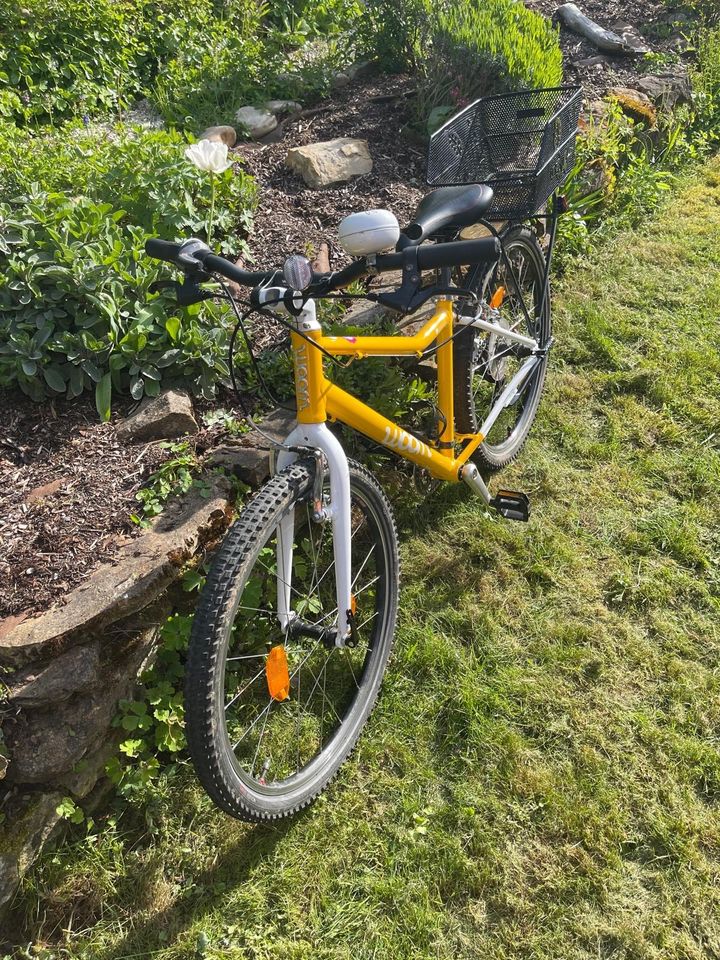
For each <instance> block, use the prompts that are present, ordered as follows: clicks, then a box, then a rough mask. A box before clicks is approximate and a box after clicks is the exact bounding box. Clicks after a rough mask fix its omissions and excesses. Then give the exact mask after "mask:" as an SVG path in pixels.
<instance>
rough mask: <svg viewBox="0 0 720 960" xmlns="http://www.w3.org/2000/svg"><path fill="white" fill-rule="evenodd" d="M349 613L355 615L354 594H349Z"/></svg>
mask: <svg viewBox="0 0 720 960" xmlns="http://www.w3.org/2000/svg"><path fill="white" fill-rule="evenodd" d="M350 612H351V613H352V615H353V616H355V614H356V613H357V597H356V596H355V594H354V593H351V594H350Z"/></svg>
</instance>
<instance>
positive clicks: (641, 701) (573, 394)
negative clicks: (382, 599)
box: [14, 163, 720, 960]
mask: <svg viewBox="0 0 720 960" xmlns="http://www.w3.org/2000/svg"><path fill="white" fill-rule="evenodd" d="M556 305H557V306H556V320H555V324H556V330H555V332H556V335H557V348H556V350H555V352H554V355H553V357H552V358H551V367H552V374H551V376H550V379H549V385H548V390H547V394H546V397H545V399H544V402H543V406H542V408H541V414H540V416H539V419H538V423H537V427H536V431H535V433H534V435H533V438H532V440H531V442H530V443H529V445H528V447H527V449H526V451H525V453H524V455H523V457H522V463H521V464H520V465H518V466H517V467H515V468H514V469H512V470H511V471H509V472H508V474H507V475H506V476H505V478H504V483H505V485H507V486H510V487H516V488H517V489H521V490H526V491H527V492H528V493H529V494H530V495H531V498H532V502H533V515H532V518H531V522H530V524H528V525H522V524H513V523H508V522H505V521H501V520H498V519H497V518H495V517H492V516H490V515H489V514H487V513H486V512H485V511H484V510H483V508H482V506H481V505H480V504H479V502H478V501H477V500H473V499H471V497H470V495H469V493H468V491H466V490H465V489H464V488H463V489H449V488H445V489H441V490H440V491H439V492H438V494H437V496H436V497H435V498H434V499H433V500H432V501H431V503H429V504H428V505H427V506H426V507H422V508H418V504H417V502H416V503H414V504H412V505H408V504H407V503H406V504H405V505H399V508H398V513H399V522H400V528H401V539H402V544H403V561H404V568H403V569H404V588H403V595H402V603H401V622H400V628H399V631H398V639H397V648H396V654H395V657H394V660H393V663H392V667H391V669H390V672H389V674H388V677H387V680H386V683H385V687H384V693H383V696H382V698H381V701H380V704H379V706H378V708H377V710H376V712H375V714H374V715H373V718H372V719H371V722H370V724H369V727H368V729H367V731H366V734H365V736H364V738H363V739H362V741H361V744H360V747H359V749H358V751H357V753H356V755H355V757H354V759H353V760H352V761H351V762H349V763H348V764H347V766H346V767H345V768H344V770H343V772H342V773H341V775H340V777H339V778H338V780H337V781H336V783H335V784H334V785H333V786H332V788H331V789H330V790H329V792H328V793H327V794H326V795H325V796H324V797H323V798H321V799H320V800H319V801H318V802H317V803H316V804H315V805H314V806H313V807H312V808H311V809H310V810H309V811H307V812H306V813H304V814H303V815H301V816H299V817H298V818H297V819H295V820H293V821H292V822H290V823H288V824H286V825H283V826H280V827H276V828H267V827H254V826H249V825H245V824H241V823H237V822H235V821H232V820H230V819H228V818H227V817H225V816H224V815H222V814H220V813H218V812H217V811H215V810H214V809H213V807H212V806H211V804H210V803H209V801H207V800H206V799H205V797H204V796H203V795H202V793H201V791H200V789H199V788H198V787H197V786H196V784H195V782H194V780H193V777H192V775H191V773H190V772H189V771H188V770H187V768H180V769H179V770H176V771H175V772H174V773H173V774H171V775H168V776H165V777H164V778H163V779H162V781H161V783H160V786H159V788H158V792H157V795H156V797H155V798H154V800H153V801H152V802H151V803H150V805H148V806H146V807H143V808H141V809H133V808H129V807H127V805H125V807H124V810H123V809H122V806H121V805H118V806H117V808H116V810H115V811H114V812H112V813H111V814H110V815H109V818H108V819H103V818H102V817H99V818H96V819H97V823H96V828H95V829H94V830H93V831H92V833H91V836H90V837H85V836H81V835H80V834H81V833H82V831H80V832H79V833H78V835H77V838H76V839H75V840H74V841H73V842H72V843H70V844H68V845H63V846H62V848H60V849H59V850H58V851H57V852H56V853H55V854H50V855H49V856H46V857H45V859H44V861H43V863H42V864H41V865H40V866H39V868H37V869H36V870H35V871H34V872H33V873H32V875H31V876H30V877H29V878H28V880H27V881H26V883H25V888H24V895H23V901H22V902H21V904H20V905H19V906H18V909H17V911H16V915H15V918H14V920H15V922H24V924H25V929H24V936H25V937H26V939H27V938H35V940H36V942H37V943H39V944H55V946H52V947H50V946H49V947H48V952H47V953H44V952H43V951H42V950H39V952H38V954H35V953H32V954H30V955H32V956H37V955H39V956H45V957H55V956H56V957H64V958H81V957H82V958H88V960H89V958H92V960H110V958H115V960H117V958H120V957H124V958H130V957H133V958H139V957H158V958H163V960H171V958H194V957H196V958H202V957H207V958H220V957H223V958H237V960H239V958H248V960H250V958H252V960H261V958H262V960H266V958H267V960H270V958H272V960H275V958H277V960H281V958H282V960H300V958H303V960H305V958H307V960H309V958H313V960H323V958H327V960H330V958H333V960H335V958H338V960H341V958H342V960H345V958H347V960H350V958H352V960H370V958H377V960H385V958H390V960H424V958H428V960H429V958H432V960H445V958H447V960H450V958H458V957H460V958H468V960H469V958H483V960H505V958H512V960H516V958H517V960H521V958H522V960H528V958H533V960H535V958H537V960H570V958H611V957H612V958H628V960H630V958H632V960H655V958H657V960H661V958H662V960H670V958H683V960H685V958H708V957H720V752H719V750H720V666H719V665H720V619H719V614H720V507H719V505H718V502H719V499H720V322H719V314H720V165H719V164H718V163H714V164H711V165H710V166H708V167H707V168H705V169H704V170H702V171H700V172H696V173H695V174H694V175H693V176H692V177H691V178H689V179H685V180H683V181H682V182H681V183H680V184H679V186H678V189H677V191H676V193H675V195H674V196H673V198H672V199H670V200H669V202H668V204H667V205H666V207H665V208H664V209H663V211H662V212H661V214H660V215H659V216H658V217H657V218H656V219H655V220H654V221H652V222H649V223H648V224H647V225H646V227H645V228H644V229H643V230H641V231H639V232H634V233H630V234H623V235H620V236H617V237H615V238H614V239H613V241H612V242H611V243H609V244H608V245H607V246H605V247H604V248H602V249H600V250H598V251H597V253H596V255H595V256H594V258H593V261H592V262H589V263H582V264H578V265H576V266H575V267H573V269H572V271H571V272H570V273H569V274H568V275H567V276H566V277H565V279H564V281H563V283H562V284H561V285H560V286H559V288H558V289H557V291H556ZM121 810H122V813H121V812H120V811H121ZM62 948H64V949H62Z"/></svg>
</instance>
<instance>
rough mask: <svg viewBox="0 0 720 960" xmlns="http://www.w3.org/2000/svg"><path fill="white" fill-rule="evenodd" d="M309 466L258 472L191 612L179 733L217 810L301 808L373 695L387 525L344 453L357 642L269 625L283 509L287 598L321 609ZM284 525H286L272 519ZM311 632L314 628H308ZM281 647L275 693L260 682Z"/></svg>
mask: <svg viewBox="0 0 720 960" xmlns="http://www.w3.org/2000/svg"><path fill="white" fill-rule="evenodd" d="M313 475H314V465H313V464H311V463H310V462H304V461H303V462H300V463H296V464H294V465H293V466H291V467H289V468H287V469H286V470H283V471H282V472H281V473H279V474H277V475H276V476H274V477H272V479H270V480H269V481H268V482H267V483H266V484H265V486H264V487H262V488H261V489H260V490H259V491H258V493H257V494H256V495H255V496H254V497H253V499H252V500H251V501H250V502H249V503H248V505H247V506H246V507H245V509H244V510H243V512H242V514H241V515H240V518H239V519H238V521H237V522H236V523H235V524H234V525H233V526H232V527H231V528H230V531H229V532H228V535H227V537H226V538H225V540H224V542H223V544H222V546H221V547H220V549H219V551H218V553H217V555H216V557H215V559H214V561H213V564H212V567H211V569H210V572H209V574H208V579H207V583H206V585H205V587H204V589H203V592H202V595H201V598H200V602H199V604H198V608H197V612H196V614H195V618H194V622H193V628H192V633H191V637H190V646H189V651H188V663H187V675H186V685H185V718H186V733H187V741H188V747H189V750H190V755H191V757H192V761H193V764H194V766H195V770H196V772H197V774H198V777H199V779H200V781H201V783H202V785H203V787H204V788H205V790H206V791H207V793H208V794H209V795H210V797H211V798H212V799H213V801H214V802H215V803H216V804H217V806H219V807H220V808H221V809H222V810H224V811H225V812H227V813H229V814H231V815H232V816H234V817H237V818H239V819H241V820H250V821H267V820H276V819H280V818H282V817H287V816H290V815H291V814H293V813H295V812H297V811H298V810H301V809H302V808H303V807H305V806H307V805H308V804H309V803H310V802H311V801H312V800H313V799H314V798H315V797H316V796H317V795H318V794H319V793H320V792H321V791H322V790H324V789H325V788H326V787H327V785H328V784H329V783H330V781H331V780H332V778H333V777H334V776H335V774H336V773H337V771H338V769H339V767H340V765H341V764H342V763H343V761H344V760H345V759H346V758H347V757H348V755H349V754H350V752H351V751H352V749H353V748H354V746H355V744H356V742H357V740H358V737H359V736H360V733H361V732H362V729H363V727H364V726H365V723H366V722H367V719H368V717H369V715H370V712H371V710H372V708H373V706H374V704H375V702H376V699H377V696H378V692H379V690H380V685H381V683H382V678H383V675H384V673H385V669H386V666H387V663H388V659H389V657H390V652H391V649H392V643H393V638H394V633H395V621H396V615H397V597H398V585H399V560H398V546H397V534H396V530H395V523H394V520H393V516H392V511H391V509H390V505H389V504H388V502H387V499H386V498H385V495H384V494H383V492H382V490H381V489H380V487H379V486H378V484H377V483H376V481H375V480H374V479H373V477H372V476H371V475H370V474H369V473H368V472H367V471H366V470H364V469H363V468H362V467H361V466H359V465H358V464H355V463H352V462H351V463H350V493H351V510H352V577H353V597H354V601H353V602H354V603H356V605H357V609H356V612H355V620H356V623H357V628H358V635H359V643H358V645H357V646H355V647H353V648H351V647H349V646H346V647H343V648H338V647H335V646H332V645H330V646H326V645H325V642H323V640H322V639H320V638H318V637H315V638H314V639H313V637H312V636H297V635H296V634H291V633H290V628H287V627H286V628H285V629H284V630H283V628H281V625H280V621H279V619H278V616H277V573H276V569H277V567H276V564H275V562H274V557H275V546H276V540H277V537H278V536H281V535H282V530H281V527H280V523H281V521H282V520H283V519H286V520H287V518H288V515H289V514H292V516H293V517H294V522H293V524H292V527H293V529H294V538H295V539H294V559H293V575H292V585H291V598H292V607H293V609H294V611H295V612H296V615H297V616H298V617H301V618H303V623H307V624H308V625H309V627H308V629H309V631H310V632H312V629H313V627H315V628H316V627H318V625H320V626H321V627H324V626H326V625H328V626H329V625H331V624H332V621H333V618H334V615H335V606H336V600H335V578H334V576H333V575H332V570H333V558H332V539H333V538H332V526H331V524H330V523H329V522H326V523H324V524H317V523H315V521H313V520H312V503H311V500H312V484H313ZM284 529H285V530H287V523H286V524H285V527H284ZM316 632H318V631H317V630H316ZM280 646H282V650H283V655H284V657H285V660H286V663H287V664H288V666H287V670H288V677H289V696H286V697H284V698H283V699H281V700H279V699H274V697H273V695H271V693H270V692H269V691H270V690H271V685H270V668H269V667H268V665H267V661H268V655H269V653H270V651H271V650H276V652H277V648H278V647H280Z"/></svg>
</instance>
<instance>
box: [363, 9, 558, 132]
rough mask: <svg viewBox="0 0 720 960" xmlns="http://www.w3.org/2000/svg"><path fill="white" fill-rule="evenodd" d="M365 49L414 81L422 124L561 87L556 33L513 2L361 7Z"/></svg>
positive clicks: (417, 111)
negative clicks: (504, 96) (489, 100)
mask: <svg viewBox="0 0 720 960" xmlns="http://www.w3.org/2000/svg"><path fill="white" fill-rule="evenodd" d="M365 30H366V43H369V44H370V46H371V48H372V52H373V53H374V54H375V55H376V56H377V57H378V58H379V59H380V61H381V62H382V63H383V65H384V66H385V67H386V68H387V69H391V70H392V69H411V70H413V71H414V72H416V73H417V75H418V78H419V81H420V82H419V88H418V97H417V100H416V115H417V121H418V122H419V123H420V124H422V125H424V123H425V121H426V119H427V117H428V116H429V115H430V114H431V113H432V112H433V111H435V110H437V111H438V113H437V114H436V116H442V115H443V113H444V114H450V113H452V112H454V110H456V109H457V108H458V107H462V106H464V105H465V104H466V103H469V102H471V101H472V100H474V99H476V98H477V97H480V96H485V95H488V94H493V93H501V92H504V91H508V90H518V89H522V88H526V87H552V86H556V85H557V84H559V83H560V82H561V80H562V54H561V51H560V46H559V44H558V34H557V30H556V29H555V28H554V27H553V26H552V25H551V24H550V23H549V21H548V20H547V19H546V18H545V17H543V16H541V15H540V14H537V13H534V12H533V11H532V10H528V9H527V8H526V7H525V6H524V5H523V4H521V3H516V2H515V0H487V2H485V3H480V2H478V0H453V2H444V3H440V4H437V3H433V2H431V0H406V2H402V0H391V2H389V3H388V2H384V0H368V3H367V22H366V27H365Z"/></svg>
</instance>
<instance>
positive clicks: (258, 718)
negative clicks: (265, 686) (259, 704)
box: [233, 697, 275, 752]
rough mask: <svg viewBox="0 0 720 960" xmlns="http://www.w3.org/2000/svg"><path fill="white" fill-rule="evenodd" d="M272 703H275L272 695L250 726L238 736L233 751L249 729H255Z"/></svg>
mask: <svg viewBox="0 0 720 960" xmlns="http://www.w3.org/2000/svg"><path fill="white" fill-rule="evenodd" d="M274 703H275V700H274V699H273V697H270V702H269V703H267V704H266V705H265V706H264V707H263V709H262V710H261V711H260V713H259V714H258V715H257V716H256V717H255V719H254V720H253V722H252V723H251V724H250V726H249V727H248V728H247V730H246V731H245V733H244V734H243V735H242V736H241V737H240V739H239V740H238V741H237V743H236V744H235V745H234V746H233V752H234V751H235V750H237V748H238V747H239V746H240V744H241V743H242V742H243V740H244V739H245V737H246V736H247V735H248V734H249V733H250V731H251V730H254V729H255V727H256V726H257V725H258V723H260V721H261V720H262V718H263V717H264V716H265V714H266V713H267V712H268V711H269V710H270V707H272V705H273V704H274Z"/></svg>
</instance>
